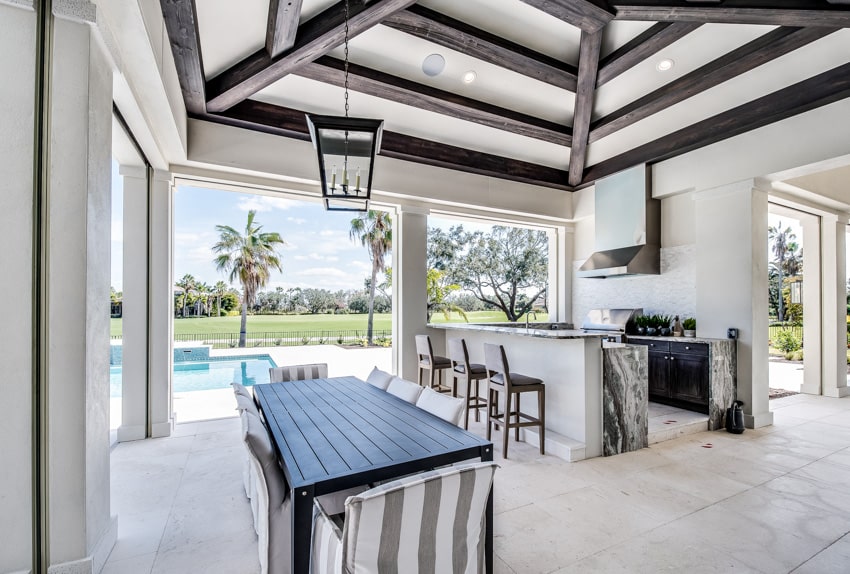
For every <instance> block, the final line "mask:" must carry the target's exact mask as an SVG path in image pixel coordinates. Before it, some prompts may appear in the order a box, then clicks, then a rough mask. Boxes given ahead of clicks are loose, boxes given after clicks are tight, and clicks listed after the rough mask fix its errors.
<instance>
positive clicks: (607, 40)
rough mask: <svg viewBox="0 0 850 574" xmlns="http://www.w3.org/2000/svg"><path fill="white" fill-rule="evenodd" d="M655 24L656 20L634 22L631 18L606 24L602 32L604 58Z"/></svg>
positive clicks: (602, 53)
mask: <svg viewBox="0 0 850 574" xmlns="http://www.w3.org/2000/svg"><path fill="white" fill-rule="evenodd" d="M654 25H655V22H633V21H629V20H612V21H611V22H609V23H608V25H607V26H605V29H604V32H603V33H602V51H601V53H600V56H601V57H602V58H604V57H605V56H607V55H608V54H610V53H611V52H613V51H614V50H616V49H617V48H619V47H621V46H623V45H624V44H626V43H628V42H630V41H631V40H633V39H635V38H637V37H638V36H640V35H641V34H642V33H643V32H645V31H646V30H648V29H649V28H651V27H652V26H654Z"/></svg>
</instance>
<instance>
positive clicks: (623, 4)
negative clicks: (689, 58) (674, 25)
mask: <svg viewBox="0 0 850 574" xmlns="http://www.w3.org/2000/svg"><path fill="white" fill-rule="evenodd" d="M611 6H612V8H614V10H615V11H616V14H617V19H618V20H649V21H652V22H702V23H708V22H714V23H718V24H764V25H772V26H824V27H832V28H847V27H850V6H848V5H846V4H843V5H842V4H839V3H836V2H826V1H824V0H725V1H724V2H723V3H722V4H720V5H711V6H706V5H700V4H699V3H696V2H688V1H685V0H678V1H670V0H612V1H611Z"/></svg>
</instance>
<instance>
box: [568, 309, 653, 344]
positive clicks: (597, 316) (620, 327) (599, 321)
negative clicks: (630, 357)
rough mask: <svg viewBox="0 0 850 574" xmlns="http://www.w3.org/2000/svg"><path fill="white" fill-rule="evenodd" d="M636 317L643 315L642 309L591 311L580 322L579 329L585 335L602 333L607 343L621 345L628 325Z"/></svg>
mask: <svg viewBox="0 0 850 574" xmlns="http://www.w3.org/2000/svg"><path fill="white" fill-rule="evenodd" d="M638 315H643V309H591V310H590V312H589V313H588V314H587V317H585V318H584V321H582V323H581V329H582V331H584V332H586V333H603V334H605V335H607V337H606V338H607V340H608V341H612V342H616V343H621V342H623V335H625V334H626V330H627V329H628V328H629V327H630V326H631V325H630V323H631V322H632V321H633V320H634V318H635V317H637V316H638Z"/></svg>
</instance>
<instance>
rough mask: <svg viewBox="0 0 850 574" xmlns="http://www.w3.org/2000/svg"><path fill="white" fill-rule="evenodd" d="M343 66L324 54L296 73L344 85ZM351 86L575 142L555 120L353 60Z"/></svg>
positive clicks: (541, 136) (550, 139)
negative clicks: (420, 81)
mask: <svg viewBox="0 0 850 574" xmlns="http://www.w3.org/2000/svg"><path fill="white" fill-rule="evenodd" d="M343 69H344V63H343V62H342V61H341V60H337V59H336V58H331V57H329V56H323V57H321V58H319V59H318V60H316V61H315V62H312V63H309V64H306V65H304V66H302V67H301V68H299V69H298V71H297V72H296V74H297V75H299V76H303V77H305V78H309V79H311V80H316V81H319V82H324V83H327V84H332V85H335V86H339V87H342V86H343V85H344V73H343ZM348 87H349V89H351V90H354V91H355V92H360V93H362V94H368V95H370V96H374V97H377V98H382V99H384V100H390V101H393V102H398V103H400V104H404V105H407V106H412V107H416V108H419V109H423V110H428V111H431V112H436V113H439V114H443V115H445V116H449V117H452V118H456V119H460V120H465V121H469V122H474V123H477V124H481V125H484V126H488V127H491V128H496V129H499V130H504V131H507V132H511V133H514V134H519V135H523V136H527V137H530V138H535V139H539V140H543V141H548V142H552V143H556V144H558V145H563V146H569V145H571V143H572V137H571V134H570V130H569V128H567V127H565V126H562V125H560V124H557V123H555V122H549V121H546V120H542V119H540V118H536V117H533V116H529V115H526V114H521V113H519V112H515V111H513V110H508V109H505V108H500V107H498V106H494V105H492V104H488V103H485V102H481V101H478V100H473V99H471V98H467V97H465V96H460V95H457V94H453V93H451V92H446V91H444V90H439V89H437V88H433V87H431V86H427V85H425V84H420V83H417V82H413V81H410V80H406V79H404V78H398V77H396V76H391V75H390V74H386V73H384V72H381V71H378V70H373V69H370V68H366V67H364V66H360V65H357V64H352V63H349V65H348Z"/></svg>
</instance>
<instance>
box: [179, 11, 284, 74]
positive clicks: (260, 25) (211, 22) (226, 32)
mask: <svg viewBox="0 0 850 574" xmlns="http://www.w3.org/2000/svg"><path fill="white" fill-rule="evenodd" d="M195 6H196V8H197V10H198V31H199V34H200V36H201V57H202V58H203V61H204V74H205V75H206V78H207V79H208V80H209V79H210V78H213V77H215V76H217V75H218V74H220V73H221V72H223V71H224V70H226V69H228V68H230V67H231V66H233V65H234V64H237V63H239V62H241V61H242V60H243V59H245V58H246V57H248V56H250V55H251V54H253V53H254V52H256V51H257V50H259V49H261V48H262V47H263V46H265V44H266V21H267V19H268V16H269V0H240V1H239V2H232V1H231V0H201V1H200V2H195Z"/></svg>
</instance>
